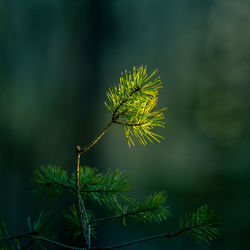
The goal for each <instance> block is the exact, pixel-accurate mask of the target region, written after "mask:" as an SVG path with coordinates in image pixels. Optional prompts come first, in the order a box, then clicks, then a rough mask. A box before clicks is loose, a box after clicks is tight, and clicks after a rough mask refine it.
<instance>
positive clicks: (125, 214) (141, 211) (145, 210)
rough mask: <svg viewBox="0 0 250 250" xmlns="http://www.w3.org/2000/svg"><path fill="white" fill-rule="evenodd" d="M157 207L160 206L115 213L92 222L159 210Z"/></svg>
mask: <svg viewBox="0 0 250 250" xmlns="http://www.w3.org/2000/svg"><path fill="white" fill-rule="evenodd" d="M157 209H159V206H157V207H152V208H148V209H144V210H138V211H133V212H129V213H124V214H121V215H113V216H109V217H104V218H99V219H96V220H94V221H93V222H92V223H96V222H97V223H98V222H106V221H113V220H117V219H121V218H125V217H128V216H133V215H137V214H141V213H146V212H150V211H154V210H157Z"/></svg>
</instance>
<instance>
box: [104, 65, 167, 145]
mask: <svg viewBox="0 0 250 250" xmlns="http://www.w3.org/2000/svg"><path fill="white" fill-rule="evenodd" d="M157 73H158V70H155V71H154V72H153V73H152V74H150V75H149V74H148V73H147V67H143V66H141V67H139V68H136V67H134V68H133V71H132V72H130V71H129V72H127V71H125V72H124V73H122V75H121V77H120V83H119V84H118V86H114V87H113V88H110V89H109V90H108V92H107V98H108V103H107V102H105V105H106V106H107V108H108V109H109V111H110V112H111V113H112V121H113V122H114V123H118V124H121V125H123V128H124V131H125V135H126V137H127V139H128V144H129V147H130V146H131V145H134V141H133V137H136V139H137V140H138V141H139V143H141V144H143V145H146V144H147V140H148V141H150V142H153V140H155V141H156V142H160V139H163V137H162V136H160V135H157V134H155V133H153V132H152V129H153V128H155V127H164V124H165V123H164V121H163V120H164V114H163V111H164V110H165V109H166V108H162V109H159V110H155V108H156V106H157V102H158V91H159V89H160V88H162V81H161V80H160V77H159V76H157Z"/></svg>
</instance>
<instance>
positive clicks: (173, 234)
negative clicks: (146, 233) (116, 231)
mask: <svg viewBox="0 0 250 250" xmlns="http://www.w3.org/2000/svg"><path fill="white" fill-rule="evenodd" d="M189 230H191V228H185V229H183V230H180V231H178V232H176V233H171V232H168V233H164V234H157V235H153V236H150V237H146V238H142V239H138V240H133V241H129V242H125V243H121V244H119V245H114V246H110V247H93V248H91V249H95V250H104V249H115V248H122V247H127V246H131V245H135V244H139V243H142V242H146V241H150V240H156V239H162V238H167V239H169V238H174V237H176V236H178V235H180V234H182V233H185V232H187V231H189Z"/></svg>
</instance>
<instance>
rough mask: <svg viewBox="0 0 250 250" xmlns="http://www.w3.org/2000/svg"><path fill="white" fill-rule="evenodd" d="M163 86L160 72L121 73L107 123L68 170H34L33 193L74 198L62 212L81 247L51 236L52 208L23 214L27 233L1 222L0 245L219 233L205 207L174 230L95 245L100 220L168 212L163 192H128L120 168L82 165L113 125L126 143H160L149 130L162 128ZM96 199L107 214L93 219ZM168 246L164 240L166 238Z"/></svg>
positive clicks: (159, 217)
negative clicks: (32, 215)
mask: <svg viewBox="0 0 250 250" xmlns="http://www.w3.org/2000/svg"><path fill="white" fill-rule="evenodd" d="M162 86H163V84H162V81H161V80H160V77H159V76H158V70H155V71H153V72H152V73H151V74H148V73H147V68H146V67H143V66H141V67H139V68H136V67H134V68H133V69H132V71H131V72H130V71H125V72H124V73H122V75H121V77H120V81H119V84H118V85H117V86H114V87H111V88H110V89H109V90H108V91H107V93H106V95H107V100H106V102H105V105H106V107H107V108H108V110H109V111H110V112H111V119H110V122H109V123H108V124H107V125H106V126H105V127H104V129H103V130H102V131H101V132H100V134H99V135H98V136H97V137H96V138H94V139H93V140H92V141H91V142H90V143H89V144H87V145H86V146H84V147H81V146H77V147H76V162H75V165H74V167H73V168H72V171H71V173H68V172H67V171H66V170H63V169H62V168H61V167H59V166H54V165H47V166H42V167H40V168H39V169H36V170H35V171H34V173H33V181H34V182H35V183H36V184H37V185H38V188H37V189H36V190H35V191H36V193H37V195H40V193H43V194H44V193H46V194H47V195H48V197H49V198H50V199H55V198H56V196H58V195H60V196H62V195H64V194H65V192H68V193H69V194H71V195H72V197H75V202H74V203H73V204H72V205H71V206H70V207H68V208H65V210H64V211H63V212H62V215H63V218H64V219H65V221H66V232H67V233H69V234H70V235H71V237H72V241H74V240H76V239H78V240H80V242H81V243H82V244H81V247H76V246H74V245H68V244H65V243H62V242H59V241H57V240H55V235H53V234H52V233H50V230H49V223H48V222H49V221H50V219H49V216H50V215H51V213H50V212H41V213H40V215H39V216H38V219H37V220H35V221H34V222H32V219H31V218H30V217H28V218H27V231H26V233H21V234H19V235H9V233H8V230H7V226H6V225H5V223H4V222H2V224H1V226H0V248H1V249H39V248H40V249H46V246H47V245H53V246H56V247H58V248H62V249H115V248H123V247H128V246H132V245H135V244H139V243H144V242H147V241H151V240H157V239H160V238H164V239H169V238H175V237H177V236H179V235H181V234H186V235H190V236H191V237H193V238H194V239H195V240H196V241H198V242H205V243H207V244H209V243H210V242H211V241H212V240H214V239H215V238H216V237H218V235H219V232H220V229H221V228H220V224H219V223H218V221H217V219H216V218H215V216H214V212H213V211H212V210H209V209H208V206H207V205H203V206H201V207H200V208H198V209H197V210H195V211H192V212H189V213H186V215H184V216H183V217H181V218H180V229H179V231H177V232H164V233H162V234H156V235H152V236H148V237H145V238H141V239H136V240H132V241H128V242H123V243H120V244H118V245H112V246H107V247H106V246H104V247H96V246H94V240H93V237H98V235H97V233H96V228H97V227H98V225H99V224H101V223H109V222H111V221H113V220H121V222H122V225H123V226H128V223H127V220H136V221H139V222H141V223H165V225H166V226H167V222H166V221H167V220H168V219H169V217H170V216H171V212H170V211H169V207H168V205H167V194H166V192H156V193H154V194H150V195H148V196H146V197H145V198H144V199H142V200H141V199H139V200H138V199H135V198H133V197H131V196H130V195H128V191H129V190H130V179H129V176H128V175H127V174H124V173H123V172H121V171H119V170H114V171H111V170H107V171H106V172H105V173H101V172H99V171H98V170H97V169H95V168H92V167H89V166H82V165H81V157H83V155H84V154H85V153H86V152H87V151H88V150H90V149H91V148H92V147H94V145H95V144H96V143H97V142H98V141H100V139H101V138H102V137H103V136H104V134H106V132H107V131H108V130H109V129H110V128H111V127H112V125H114V124H116V125H120V126H122V127H123V129H124V132H125V136H126V138H127V141H128V145H129V147H131V146H134V145H135V139H136V140H137V141H138V142H139V143H140V144H142V145H146V144H147V143H148V142H160V141H161V140H162V139H164V138H163V137H162V136H161V135H158V134H156V133H155V132H153V130H154V129H155V128H157V127H164V124H165V122H164V111H165V110H166V108H158V106H157V103H158V94H159V89H161V88H162ZM90 200H91V201H92V202H96V203H97V205H99V206H101V207H106V209H107V210H109V211H111V212H110V215H109V216H106V217H105V216H103V217H99V218H98V217H97V218H96V216H95V214H94V212H93V211H92V209H91V207H90V206H89V204H90V202H89V201H90ZM166 245H167V242H166Z"/></svg>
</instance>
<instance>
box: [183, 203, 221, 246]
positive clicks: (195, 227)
mask: <svg viewBox="0 0 250 250" xmlns="http://www.w3.org/2000/svg"><path fill="white" fill-rule="evenodd" d="M180 229H181V230H184V231H186V234H188V235H191V236H192V237H193V238H194V239H195V240H196V241H197V242H202V241H203V242H206V243H207V244H209V242H210V241H212V240H213V239H215V238H216V237H217V236H218V235H219V231H220V227H219V223H218V222H217V221H216V220H215V218H214V212H213V211H209V210H208V207H207V205H203V206H201V207H200V208H198V209H197V211H193V212H190V213H187V214H186V215H185V217H184V218H181V219H180Z"/></svg>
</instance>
